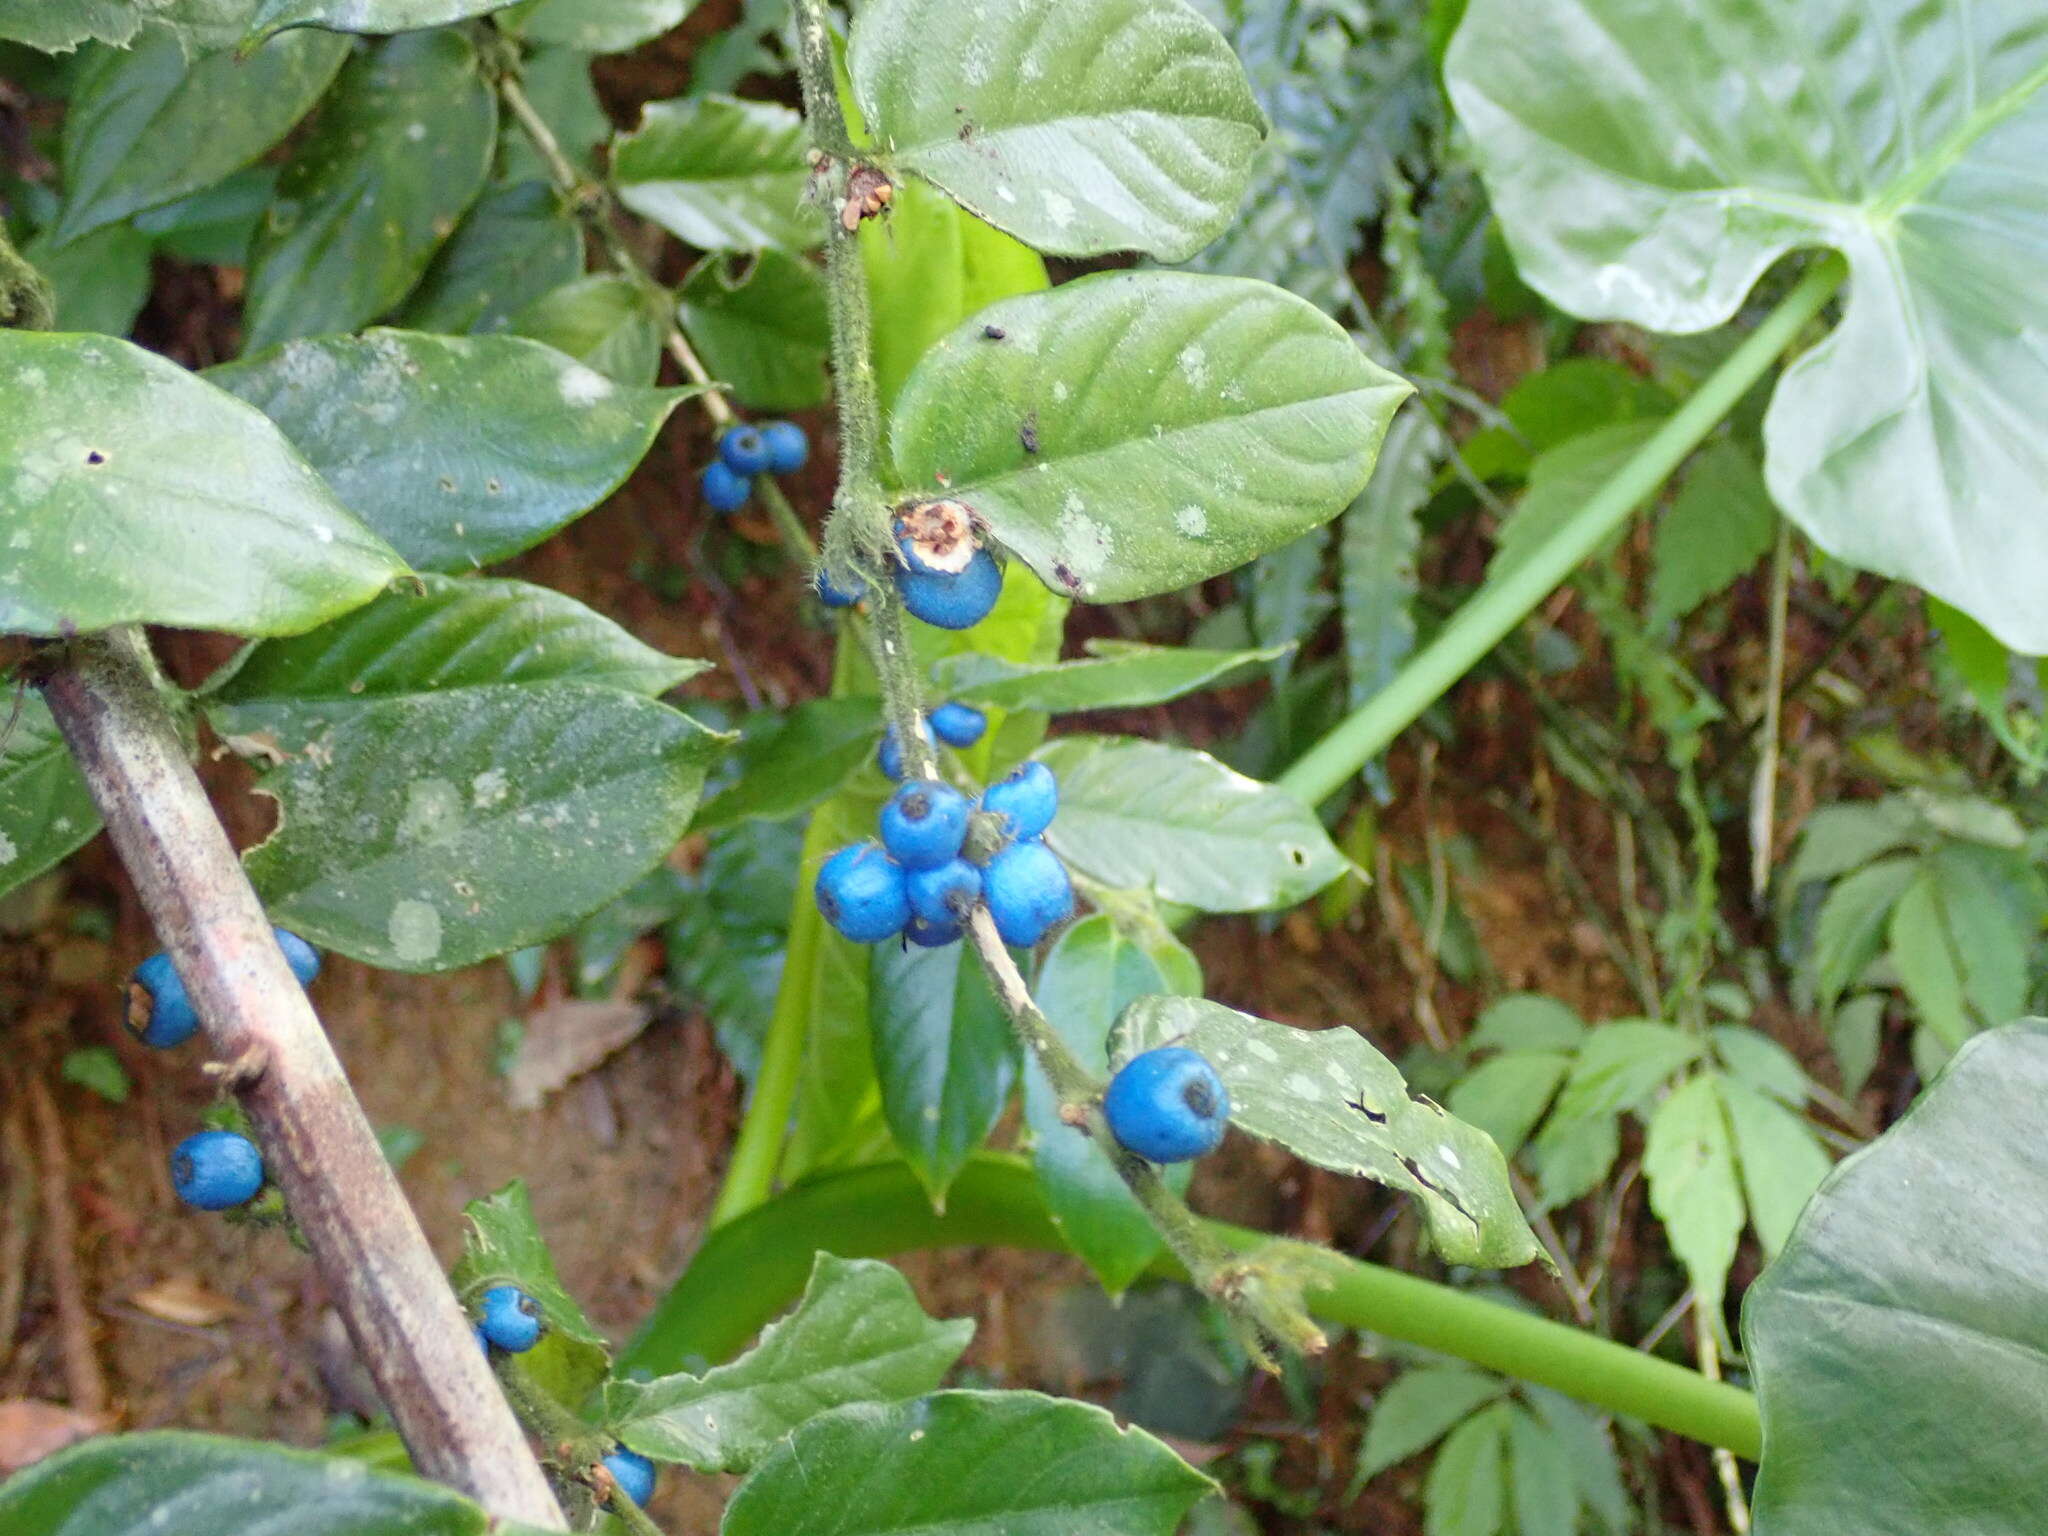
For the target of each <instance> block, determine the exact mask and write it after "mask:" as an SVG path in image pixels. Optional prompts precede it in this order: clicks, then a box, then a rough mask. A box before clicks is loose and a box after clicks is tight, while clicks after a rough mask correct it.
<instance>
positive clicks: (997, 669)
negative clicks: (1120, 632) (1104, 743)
mask: <svg viewBox="0 0 2048 1536" xmlns="http://www.w3.org/2000/svg"><path fill="white" fill-rule="evenodd" d="M1090 649H1092V650H1093V651H1094V652H1095V654H1094V655H1092V656H1090V657H1089V658H1087V659H1086V660H1085V661H1059V662H1051V663H1047V664H1044V665H1034V664H1032V663H1029V662H1016V661H1005V660H1003V659H1002V658H1001V657H998V656H984V655H981V654H979V653H977V652H973V651H970V652H967V653H965V654H964V655H957V656H948V657H946V658H945V659H944V660H943V661H941V662H939V664H938V665H937V666H935V667H933V668H932V687H933V690H934V691H935V692H937V693H940V694H943V695H944V696H945V697H947V698H949V699H962V700H965V701H966V702H967V703H969V704H988V705H994V706H996V707H998V708H1001V709H1036V710H1042V711H1044V712H1045V713H1047V714H1053V715H1058V714H1067V713H1071V712H1073V711H1076V710H1086V709H1137V708H1140V707H1142V706H1144V705H1147V704H1164V703H1165V702H1166V701H1167V700H1169V699H1177V698H1180V697H1181V696H1182V695H1184V694H1189V693H1194V692H1196V691H1198V690H1200V689H1203V688H1216V687H1221V686H1224V685H1226V684H1228V683H1230V682H1232V681H1235V680H1238V677H1239V674H1242V673H1243V672H1244V670H1245V669H1246V668H1247V667H1252V666H1256V665H1258V664H1259V663H1260V662H1264V661H1277V660H1278V659H1279V658H1280V657H1282V656H1285V655H1286V654H1287V653H1288V650H1289V649H1290V648H1289V647H1288V646H1284V645H1279V646H1272V647H1269V648H1268V649H1265V650H1260V651H1205V650H1195V649H1189V648H1186V647H1183V646H1173V645H1138V644H1125V643H1121V642H1117V641H1096V642H1094V643H1093V644H1092V645H1091V647H1090Z"/></svg>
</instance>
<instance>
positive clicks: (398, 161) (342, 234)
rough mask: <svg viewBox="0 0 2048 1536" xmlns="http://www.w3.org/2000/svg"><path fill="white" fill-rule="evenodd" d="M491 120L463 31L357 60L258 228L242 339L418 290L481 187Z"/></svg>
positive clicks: (352, 313) (270, 340) (296, 332)
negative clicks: (418, 285) (244, 332)
mask: <svg viewBox="0 0 2048 1536" xmlns="http://www.w3.org/2000/svg"><path fill="white" fill-rule="evenodd" d="M268 46H270V47H278V46H281V45H280V44H277V43H272V44H270V45H268ZM259 57H260V55H259ZM497 122H498V116H497V98H496V97H495V96H493V95H492V94H491V90H490V87H489V86H487V85H486V84H485V83H484V80H483V76H482V73H481V71H480V70H479V68H478V63H477V54H476V49H475V48H474V47H473V46H472V45H471V43H470V41H469V39H468V38H467V37H466V36H464V35H463V34H462V33H461V32H458V31H442V32H414V33H407V34H405V35H403V36H400V37H394V38H392V39H391V40H390V41H388V42H384V43H380V44H378V45H377V46H376V47H375V48H374V49H372V50H371V51H370V52H368V53H365V54H362V55H360V56H358V57H357V58H355V59H354V60H352V61H351V62H350V63H349V65H348V67H347V68H346V69H344V70H343V71H342V75H341V80H340V83H339V84H338V85H336V87H335V92H334V96H333V98H332V99H331V100H330V101H329V102H328V104H327V107H326V109H325V110H324V111H323V112H322V113H321V114H320V118H319V121H318V122H317V123H315V124H314V126H313V129H312V131H311V132H310V133H309V134H308V135H307V136H306V137H305V138H304V139H303V140H301V141H300V143H299V144H298V146H297V149H296V150H295V152H294V153H293V155H292V158H291V159H290V161H288V162H287V163H286V165H285V168H284V173H283V175H281V176H280V177H279V178H278V183H277V200H276V201H275V202H274V203H272V204H271V208H270V213H269V216H268V217H267V218H266V219H265V220H264V223H263V227H262V228H261V229H259V230H258V231H257V235H256V247H255V250H254V251H253V252H252V253H251V256H250V264H249V292H248V304H247V308H246V310H245V312H244V327H245V331H246V334H245V336H244V346H245V349H246V350H248V351H250V352H257V351H261V350H262V349H263V348H265V347H270V346H274V345H276V344H277V343H278V342H280V341H289V340H290V339H291V338H292V337H294V336H319V335H324V334H326V333H328V332H332V331H352V330H354V329H356V328H357V327H358V326H360V325H363V324H366V323H367V322H369V321H371V320H375V319H376V318H377V317H378V316H379V315H382V314H384V313H386V312H387V311H389V310H390V309H392V308H393V307H394V306H395V305H397V304H398V303H399V302H400V301H401V300H403V299H404V298H405V296H406V295H407V294H408V293H410V292H412V289H413V285H414V284H415V283H417V282H418V281H419V280H420V277H421V274H423V273H424V272H425V271H426V269H427V263H428V262H430V261H431V260H433V257H434V252H435V251H436V250H438V249H439V248H440V246H441V242H442V241H444V240H446V239H447V238H448V236H449V235H450V234H451V233H452V232H453V231H454V229H455V226H456V224H457V223H458V222H459V221H460V220H461V218H462V215H463V214H464V212H465V211H467V209H468V208H469V205H470V204H471V203H473V202H474V201H476V195H477V193H478V192H480V191H482V190H483V184H484V177H485V176H486V175H487V174H489V171H490V164H491V146H492V144H493V142H494V137H495V135H496V133H497Z"/></svg>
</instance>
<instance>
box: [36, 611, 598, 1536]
mask: <svg viewBox="0 0 2048 1536" xmlns="http://www.w3.org/2000/svg"><path fill="white" fill-rule="evenodd" d="M154 673H155V664H154V662H153V660H152V659H151V658H150V656H149V651H148V647H147V646H146V644H145V643H144V641H143V638H142V635H141V633H140V631H138V630H134V629H116V630H110V631H108V632H106V633H104V634H99V635H93V636H90V637H87V638H85V639H81V640H76V641H73V642H71V643H70V644H68V645H66V646H64V647H62V648H61V649H59V650H58V651H56V653H55V660H54V664H53V665H52V666H51V667H50V668H49V670H48V672H47V674H46V676H45V677H44V679H43V692H44V695H45V697H46V698H47V699H48V701H49V706H50V713H51V714H52V715H53V716H54V717H55V718H56V721H57V726H58V729H59V730H61V731H62V732H63V734H64V740H65V742H66V743H67V744H68V745H69V747H70V748H71V752H72V755H73V756H74V757H75V758H76V759H77V760H78V766H79V768H80V770H81V771H82V772H83V774H84V776H85V781H86V785H87V787H88V788H89V789H90V790H91V791H92V797H93V800H94V802H95V803H96V804H97V805H98V806H99V809H100V814H101V815H102V816H104V817H105V818H106V823H107V832H108V835H109V836H110V837H111V838H112V839H113V843H114V848H115V851H116V852H118V853H119V854H120V856H121V862H122V863H123V864H125V865H126V866H127V868H128V872H129V875H130V877H131V878H132V879H133V880H134V882H135V889H136V893H137V894H138V895H139V896H140V897H141V899H142V905H143V908H144V910H145V911H147V912H148V913H149V917H150V921H151V922H152V923H153V924H154V925H155V927H156V931H157V934H158V937H159V938H161V939H162V941H163V944H164V947H165V948H166V949H168V950H169V951H170V954H171V959H172V962H173V963H174V964H175V965H176V966H177V969H178V974H179V976H180V977H181V978H183V980H184V982H185V986H186V989H187V990H188V991H189V992H190V993H191V995H192V1001H193V1003H194V1005H195V1006H196V1007H197V1009H198V1012H199V1017H200V1020H201V1022H202V1023H203V1024H204V1025H205V1028H206V1034H207V1039H208V1041H209V1043H210V1044H211V1045H212V1046H213V1049H214V1051H215V1053H216V1055H217V1056H218V1057H219V1058H220V1060H221V1061H222V1062H223V1063H224V1064H225V1066H224V1071H223V1076H224V1077H225V1078H226V1079H227V1081H228V1082H229V1083H230V1084H231V1086H233V1087H234V1088H235V1090H236V1092H237V1093H238V1094H239V1095H240V1098H241V1102H242V1107H243V1108H244V1109H245V1110H246V1111H247V1112H248V1116H249V1120H250V1122H251V1124H252V1125H253V1126H254V1128H255V1131H256V1139H257V1141H258V1142H259V1143H260V1144H261V1146H262V1148H263V1159H264V1165H265V1167H266V1169H267V1171H268V1172H269V1175H270V1177H271V1179H272V1180H273V1181H274V1182H275V1183H276V1184H277V1186H278V1187H279V1188H280V1189H281V1190H283V1191H284V1196H285V1200H286V1202H287V1204H288V1205H289V1206H290V1209H291V1213H292V1217H293V1219H294V1220H295V1221H296V1222H297V1223H298V1226H299V1229H300V1231H302V1232H303V1233H304V1234H305V1239H306V1246H307V1247H308V1248H309V1249H310V1250H311V1252H312V1255H313V1259H314V1262H315V1263H316V1264H317V1265H318V1266H319V1269H320V1274H321V1277H322V1279H323V1280H324V1281H325V1282H326V1285H327V1289H328V1292H329V1293H330V1295H332V1297H333V1299H334V1304H335V1308H336V1310H337V1311H339V1312H340V1314H341V1317H342V1321H343V1322H344V1323H346V1324H347V1325H348V1331H349V1336H350V1337H351V1338H352V1339H353V1340H354V1341H355V1346H356V1351H357V1353H358V1354H360V1355H361V1356H362V1359H363V1363H364V1364H365V1365H366V1366H368V1368H369V1371H370V1375H371V1377H372V1378H373V1379H374V1380H375V1381H376V1383H377V1389H378V1392H379V1393H380V1394H381V1395H382V1397H383V1399H384V1403H385V1405H386V1406H387V1407H388V1408H389V1409H390V1410H391V1417H392V1420H393V1422H394V1423H395V1424H396V1425H397V1427H398V1432H399V1434H400V1435H401V1436H403V1438H404V1440H405V1444H406V1449H407V1450H408V1451H410V1452H411V1454H412V1459H413V1462H414V1464H415V1465H416V1466H418V1467H419V1469H420V1470H421V1472H423V1473H424V1474H426V1475H427V1476H429V1477H432V1478H436V1479H438V1480H439V1481H441V1482H444V1483H448V1484H450V1485H451V1486H453V1487H455V1488H458V1489H460V1490H462V1491H463V1492H465V1493H467V1494H469V1495H470V1496H471V1497H473V1498H475V1499H476V1500H477V1501H478V1502H479V1503H481V1504H482V1505H483V1506H484V1508H485V1509H487V1510H489V1511H490V1512H491V1513H492V1514H494V1515H497V1516H500V1517H501V1518H504V1519H508V1520H523V1521H525V1522H526V1523H527V1524H529V1525H536V1526H540V1527H542V1528H543V1529H546V1530H562V1529H564V1526H563V1522H562V1514H561V1511H560V1509H559V1508H557V1506H556V1504H555V1500H554V1495H553V1494H552V1493H551V1492H550V1491H549V1489H548V1485H547V1481H546V1479H545V1478H543V1477H542V1475H541V1470H540V1467H539V1465H538V1464H537V1463H536V1462H535V1461H534V1459H533V1455H532V1453H531V1452H530V1451H529V1450H528V1449H527V1446H526V1441H525V1438H524V1437H523V1436H522V1435H521V1434H520V1430H519V1424H518V1421H517V1420H516V1419H515V1418H514V1417H513V1416H512V1412H511V1410H510V1409H509V1408H507V1407H506V1405H505V1399H504V1396H503V1395H502V1394H501V1393H500V1392H499V1390H498V1387H497V1383H496V1382H495V1381H494V1380H493V1379H492V1377H491V1373H490V1369H489V1367H488V1366H487V1365H486V1364H485V1361H484V1358H483V1356H482V1354H481V1353H480V1352H479V1351H478V1350H477V1347H476V1339H475V1337H474V1335H473V1334H472V1333H471V1331H470V1324H469V1320H468V1319H467V1318H466V1317H465V1316H464V1315H463V1312H462V1308H461V1306H460V1305H459V1304H458V1303H457V1302H456V1299H455V1293H454V1292H453V1291H452V1290H450V1289H449V1287H448V1280H447V1277H446V1276H445V1275H444V1274H443V1273H442V1272H441V1266H440V1264H439V1263H438V1262H437V1261H436V1260H435V1258H434V1254H433V1250H432V1249H430V1248H429V1247H428V1246H427V1240H426V1237H425V1235H424V1234H423V1233H422V1232H421V1231H420V1225H419V1221H418V1218H417V1217H415V1216H414V1214H413V1211H412V1207H411V1206H409V1205H408V1204H406V1200H405V1195H404V1193H403V1192H402V1191H401V1190H400V1189H399V1187H398V1180H397V1179H396V1178H395V1177H394V1176H393V1174H392V1172H391V1166H390V1164H389V1163H387V1162H386V1161H385V1159H384V1154H383V1152H382V1150H381V1149H380V1148H379V1147H378V1145H377V1138H376V1135H375V1133H374V1132H373V1131H372V1130H371V1129H370V1123H369V1121H368V1120H367V1119H365V1118H364V1116H363V1110H362V1106H361V1105H360V1104H358V1103H357V1102H356V1098H355V1095H354V1093H352V1092H351V1091H350V1089H349V1085H348V1079H347V1077H346V1076H344V1074H343V1072H342V1069H341V1063H340V1062H339V1061H337V1060H336V1059H335V1056H334V1050H333V1048H332V1047H331V1046H330V1045H329V1044H328V1041H327V1036H326V1034H325V1032H324V1031H323V1030H322V1029H321V1027H320V1021H319V1019H318V1018H316V1017H315V1016H314V1013H313V1006H312V1004H311V1003H310V1002H309V1001H308V1000H307V997H306V992H305V989H304V988H303V987H301V986H300V985H299V983H298V981H297V979H296V978H294V977H293V975H292V973H291V970H290V969H289V968H288V967H287V966H286V964H285V960H284V956H283V954H282V953H281V952H280V951H279V950H278V947H277V941H276V940H275V939H274V938H273V937H272V936H271V931H270V921H269V919H268V918H267V917H266V916H265V915H264V912H263V904H262V903H261V902H260V901H259V900H258V899H257V897H256V893H255V891H254V890H252V889H251V888H250V886H249V882H248V879H247V877H246V876H244V874H243V873H242V866H241V862H240V861H239V860H238V859H237V858H236V857H235V851H234V849H233V848H232V847H231V846H230V845H229V843H228V839H227V834H226V833H224V832H223V831H222V830H221V826H220V823H219V821H218V820H216V819H215V817H214V814H213V807H212V806H211V805H210V804H209V803H208V802H207V799H206V793H205V791H204V790H203V789H201V788H200V785H199V780H198V778H197V777H196V776H195V775H194V774H193V772H192V766H191V764H190V763H189V762H188V761H187V760H186V756H185V745H184V741H183V739H182V737H181V736H180V734H179V729H178V724H177V722H176V720H175V719H173V717H172V715H171V712H170V710H169V709H168V708H167V707H166V705H165V703H164V701H163V699H162V698H161V696H160V695H159V694H158V692H157V689H156V686H155V684H154V682H153V676H154Z"/></svg>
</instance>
